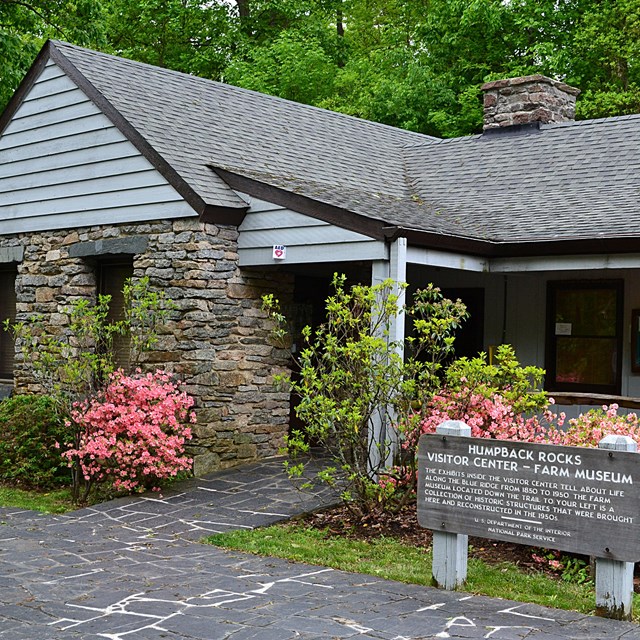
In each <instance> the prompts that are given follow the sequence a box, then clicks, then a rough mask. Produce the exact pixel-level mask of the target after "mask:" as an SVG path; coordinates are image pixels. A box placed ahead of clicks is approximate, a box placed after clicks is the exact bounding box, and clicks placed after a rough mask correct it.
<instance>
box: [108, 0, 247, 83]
mask: <svg viewBox="0 0 640 640" xmlns="http://www.w3.org/2000/svg"><path fill="white" fill-rule="evenodd" d="M229 11H230V10H229V7H228V6H227V5H225V4H221V3H216V2H208V1H207V0H105V14H106V18H105V36H106V38H107V40H108V48H109V50H110V51H111V52H113V53H115V54H117V55H122V56H124V57H127V58H132V59H134V60H139V61H140V62H146V63H149V64H153V65H156V66H160V67H167V68H169V69H174V70H175V71H182V72H183V73H192V74H194V75H199V76H202V77H205V78H213V79H219V78H220V76H221V74H222V72H223V70H224V69H225V67H226V66H227V65H228V64H229V62H230V60H231V59H232V57H233V55H234V51H235V46H234V43H235V41H236V40H237V33H236V30H235V26H234V23H233V21H232V20H231V16H230V13H229Z"/></svg>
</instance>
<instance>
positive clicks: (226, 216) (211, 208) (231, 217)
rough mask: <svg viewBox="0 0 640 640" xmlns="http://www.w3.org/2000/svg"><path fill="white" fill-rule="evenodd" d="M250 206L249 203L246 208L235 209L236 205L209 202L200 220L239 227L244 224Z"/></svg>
mask: <svg viewBox="0 0 640 640" xmlns="http://www.w3.org/2000/svg"><path fill="white" fill-rule="evenodd" d="M248 208H249V207H248V205H247V206H246V207H245V208H244V209H240V208H238V209H235V208H234V207H218V206H215V205H212V204H208V205H206V206H205V208H204V210H203V212H202V213H201V214H200V220H201V221H202V222H210V223H211V224H227V225H230V226H234V227H238V226H240V225H241V224H242V221H243V220H244V217H245V215H246V213H247V209H248Z"/></svg>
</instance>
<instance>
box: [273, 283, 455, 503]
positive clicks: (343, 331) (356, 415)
mask: <svg viewBox="0 0 640 640" xmlns="http://www.w3.org/2000/svg"><path fill="white" fill-rule="evenodd" d="M405 286H406V285H403V284H398V283H395V282H393V281H392V280H387V281H385V282H383V283H381V284H377V285H373V286H367V285H355V286H353V287H351V288H350V289H347V288H346V278H345V276H340V275H337V274H336V275H335V276H334V278H333V287H334V294H333V295H331V296H330V297H329V298H328V299H327V301H326V320H325V322H324V323H323V324H321V325H320V326H319V327H317V328H316V329H315V330H312V329H311V328H310V327H305V328H304V330H303V332H302V335H303V340H304V348H303V349H302V350H301V352H300V353H299V355H298V356H297V358H296V359H297V365H298V368H299V376H298V378H297V379H295V380H292V379H290V378H289V377H286V378H280V379H279V381H280V382H287V383H288V384H289V386H290V388H291V389H292V390H293V391H294V392H295V393H296V394H297V395H298V396H299V398H300V402H299V404H298V406H297V408H296V413H297V415H298V417H299V418H300V419H301V420H302V421H303V422H304V424H305V433H302V432H299V431H293V432H292V433H291V434H290V436H289V437H288V439H287V446H288V452H289V454H290V457H291V462H289V464H288V470H289V473H290V475H291V476H300V475H302V474H303V473H304V471H305V463H304V461H300V456H301V454H307V453H308V452H309V444H308V442H309V439H311V440H313V441H315V442H318V443H320V444H321V445H322V446H323V448H324V449H325V450H326V451H327V452H329V455H330V462H329V463H328V464H327V465H326V466H325V467H324V468H323V469H322V470H321V471H320V472H319V473H317V474H316V476H315V477H316V478H317V479H319V480H321V481H323V482H325V483H327V484H328V485H329V486H331V487H333V488H335V489H336V491H338V492H339V493H340V495H341V497H342V498H343V499H344V500H345V501H346V502H347V503H348V504H349V505H350V506H351V507H352V508H353V509H354V510H356V511H359V512H367V511H370V510H372V509H375V508H377V507H380V506H382V507H384V506H390V503H391V502H393V503H395V504H397V503H398V501H399V502H400V503H401V502H402V501H403V499H404V497H403V496H398V495H395V493H394V492H389V491H384V490H382V489H381V485H380V484H379V482H378V480H379V479H380V477H381V476H383V475H384V473H385V469H386V467H387V466H388V460H389V459H390V457H391V454H392V452H393V450H394V449H395V447H396V445H397V437H398V434H397V433H395V432H394V430H393V429H392V425H394V424H395V422H396V421H397V417H398V416H404V415H407V414H408V413H409V412H410V411H411V408H412V407H422V406H425V405H426V404H427V402H428V401H429V399H430V397H431V395H432V394H433V391H434V390H435V389H436V388H437V387H438V385H439V377H438V376H439V373H440V369H441V366H442V362H443V360H445V359H446V358H447V357H448V356H449V355H450V354H451V352H452V350H453V341H454V332H455V330H456V329H457V328H458V327H459V326H460V325H461V323H462V322H463V321H464V320H465V319H466V317H467V313H466V309H465V307H464V305H463V304H462V303H461V302H460V301H457V302H451V301H450V300H446V299H445V298H444V297H443V296H442V294H441V293H440V290H439V289H438V288H437V287H433V286H432V285H430V286H429V287H427V288H426V289H424V290H422V291H418V292H417V293H416V294H415V296H414V303H413V304H412V305H411V306H410V307H409V308H408V309H407V315H408V317H409V318H411V320H412V321H413V329H414V333H413V335H412V337H411V338H410V339H409V340H408V343H407V345H406V346H407V351H406V356H405V358H403V357H402V355H401V351H402V348H403V347H404V346H405V345H403V344H402V343H399V342H395V341H393V340H391V339H390V335H391V328H392V324H393V323H394V322H395V321H396V319H397V317H398V314H399V313H400V312H401V311H399V308H398V306H399V305H398V300H399V296H400V295H401V293H402V291H403V289H404V288H405ZM263 300H264V307H265V308H266V309H267V310H268V311H269V313H270V314H271V317H272V318H273V320H274V321H275V326H276V328H275V331H274V337H275V338H276V339H277V340H278V341H279V342H280V343H281V344H284V338H285V334H286V322H285V318H284V316H283V315H282V314H281V313H280V311H279V309H278V305H277V301H276V300H275V299H274V298H273V297H272V296H265V298H264V299H263ZM385 427H386V428H387V431H386V435H385ZM375 434H382V435H381V436H379V437H378V438H376V435H375ZM376 439H377V440H378V441H376Z"/></svg>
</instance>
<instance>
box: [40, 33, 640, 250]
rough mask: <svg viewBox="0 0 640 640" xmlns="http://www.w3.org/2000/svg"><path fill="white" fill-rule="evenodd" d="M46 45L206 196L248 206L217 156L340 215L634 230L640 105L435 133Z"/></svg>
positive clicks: (569, 234)
mask: <svg viewBox="0 0 640 640" xmlns="http://www.w3.org/2000/svg"><path fill="white" fill-rule="evenodd" d="M53 46H54V47H55V48H56V49H57V51H58V52H59V53H60V54H62V55H63V56H64V57H65V58H66V59H67V60H69V61H70V62H71V63H72V64H73V65H74V66H75V68H76V69H77V70H78V71H79V72H80V73H81V74H82V75H83V76H84V77H85V78H86V80H88V82H89V83H90V84H91V85H93V87H95V89H97V91H98V92H99V93H100V94H101V95H102V96H104V98H106V100H107V101H108V102H109V103H110V104H111V105H112V106H113V107H114V108H115V109H116V110H117V111H118V112H119V113H120V114H121V115H122V116H123V117H124V118H125V119H126V120H127V121H128V122H129V123H130V124H131V125H132V126H133V127H134V128H135V129H136V131H137V132H138V133H139V134H140V135H141V136H142V137H143V138H144V139H145V140H146V141H147V142H148V143H149V144H150V145H151V146H152V147H153V148H154V149H155V151H156V152H157V153H159V154H160V156H161V157H162V158H164V160H165V161H166V162H167V163H168V164H169V165H170V166H171V167H172V168H173V169H174V170H175V171H177V173H178V174H179V175H180V176H181V177H182V178H183V179H184V180H185V181H186V182H187V184H188V185H190V187H191V188H192V189H193V190H194V191H195V192H196V193H197V194H199V196H200V197H201V198H202V199H203V200H204V202H205V203H208V204H210V205H213V206H219V207H228V208H231V209H238V210H240V209H242V208H244V207H245V206H246V205H245V203H244V201H243V200H242V199H241V198H240V197H239V196H238V195H237V194H236V193H235V192H234V191H233V190H232V189H231V188H230V187H229V186H228V185H227V184H226V183H225V182H224V180H222V179H221V178H220V177H218V175H216V174H215V172H214V171H213V170H212V168H211V167H219V168H223V169H226V170H228V171H230V172H232V173H235V174H239V175H242V176H247V177H249V178H252V179H254V180H257V181H259V182H260V183H262V184H266V185H270V186H272V187H277V188H279V189H282V190H284V191H287V192H291V193H296V194H301V195H305V196H307V197H309V198H311V199H313V200H316V201H318V202H321V203H325V204H328V205H333V206H335V207H338V208H340V209H342V210H345V215H348V213H347V212H349V211H350V212H353V213H356V214H359V215H360V216H365V217H368V218H373V219H375V220H379V221H381V222H382V223H383V224H385V225H388V226H398V227H403V228H408V229H413V230H417V231H419V232H429V233H432V234H437V235H439V236H447V237H453V238H461V239H477V240H483V241H490V242H491V243H522V242H541V241H558V240H575V239H593V238H595V239H598V238H621V237H626V238H629V237H630V238H640V226H638V225H637V224H636V221H635V214H636V213H637V211H638V201H639V196H640V171H639V170H640V166H638V165H640V115H639V116H627V117H620V118H610V119H603V120H594V121H585V122H577V123H568V124H567V123H565V124H561V125H544V126H542V127H541V128H540V130H535V131H529V132H520V133H518V134H516V133H504V132H501V133H493V134H487V135H482V136H470V137H465V138H457V139H453V140H438V139H435V138H431V137H429V136H424V135H421V134H417V133H412V132H409V131H404V130H400V129H395V128H392V127H388V126H385V125H381V124H378V123H373V122H368V121H364V120H360V119H357V118H353V117H350V116H345V115H342V114H338V113H334V112H330V111H325V110H322V109H317V108H314V107H310V106H307V105H301V104H297V103H293V102H290V101H287V100H283V99H281V98H276V97H273V96H268V95H264V94H260V93H256V92H253V91H247V90H245V89H240V88H238V87H233V86H230V85H225V84H221V83H218V82H212V81H209V80H204V79H201V78H197V77H194V76H189V75H185V74H181V73H177V72H174V71H169V70H166V69H160V68H157V67H152V66H149V65H145V64H142V63H138V62H134V61H131V60H126V59H123V58H117V57H113V56H109V55H105V54H102V53H97V52H94V51H90V50H87V49H82V48H80V47H75V46H72V45H68V44H64V43H60V42H54V43H53ZM430 242H432V243H433V238H432V240H431V241H430ZM436 242H437V241H436Z"/></svg>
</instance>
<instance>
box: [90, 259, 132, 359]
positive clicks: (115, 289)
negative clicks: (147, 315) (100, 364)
mask: <svg viewBox="0 0 640 640" xmlns="http://www.w3.org/2000/svg"><path fill="white" fill-rule="evenodd" d="M97 275H98V293H99V294H100V295H109V296H111V302H110V303H109V314H108V316H107V317H108V320H109V321H110V322H116V321H118V320H122V319H123V318H124V295H123V293H122V290H123V288H124V284H125V281H126V280H127V279H128V278H131V277H132V276H133V261H132V260H131V259H128V260H127V259H126V258H123V259H118V260H113V261H111V260H110V261H107V260H104V261H101V262H99V263H98V274H97ZM129 345H130V338H129V336H128V335H115V336H114V338H113V360H114V364H115V366H116V368H119V367H122V368H123V369H124V370H125V371H126V370H128V368H129V364H130V352H129V351H130V350H129Z"/></svg>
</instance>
